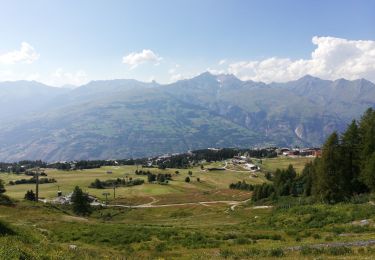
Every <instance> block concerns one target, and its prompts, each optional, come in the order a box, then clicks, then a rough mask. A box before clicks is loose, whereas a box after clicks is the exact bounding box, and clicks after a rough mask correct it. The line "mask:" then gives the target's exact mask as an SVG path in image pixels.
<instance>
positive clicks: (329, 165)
mask: <svg viewBox="0 0 375 260" xmlns="http://www.w3.org/2000/svg"><path fill="white" fill-rule="evenodd" d="M340 149H341V147H340V144H339V138H338V135H337V133H336V132H334V133H333V134H331V135H330V136H329V137H328V139H327V141H326V142H325V144H324V146H323V153H322V158H321V159H320V160H319V164H318V165H317V169H316V170H317V171H316V177H315V178H314V183H313V191H314V192H313V193H314V195H315V196H316V197H317V198H318V199H321V200H324V201H327V202H330V203H335V202H338V201H342V200H344V199H345V196H344V194H343V187H342V184H341V181H340V178H341V174H342V169H341V156H340V155H341V153H340Z"/></svg>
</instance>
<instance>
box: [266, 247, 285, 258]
mask: <svg viewBox="0 0 375 260" xmlns="http://www.w3.org/2000/svg"><path fill="white" fill-rule="evenodd" d="M269 256H272V257H282V256H284V250H282V249H281V248H273V249H271V250H270V252H269Z"/></svg>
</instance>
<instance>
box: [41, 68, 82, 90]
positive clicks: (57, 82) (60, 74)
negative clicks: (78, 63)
mask: <svg viewBox="0 0 375 260" xmlns="http://www.w3.org/2000/svg"><path fill="white" fill-rule="evenodd" d="M88 81H89V79H88V76H87V74H86V72H85V71H83V70H78V71H75V72H67V71H64V70H63V69H62V68H58V69H57V70H55V71H54V72H53V73H51V75H50V76H49V77H48V78H47V79H46V80H44V81H43V82H44V83H46V84H47V85H51V86H56V87H60V86H63V85H74V86H80V85H83V84H85V83H87V82H88Z"/></svg>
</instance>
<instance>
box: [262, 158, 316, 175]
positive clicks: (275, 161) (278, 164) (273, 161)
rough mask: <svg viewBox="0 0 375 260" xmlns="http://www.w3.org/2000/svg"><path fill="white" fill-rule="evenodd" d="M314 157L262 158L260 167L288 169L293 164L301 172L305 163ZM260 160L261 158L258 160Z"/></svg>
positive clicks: (271, 170) (273, 169)
mask: <svg viewBox="0 0 375 260" xmlns="http://www.w3.org/2000/svg"><path fill="white" fill-rule="evenodd" d="M313 160H314V158H313V157H277V158H266V159H262V164H260V167H261V169H262V170H263V171H269V172H274V171H276V169H277V168H279V169H286V168H288V166H289V164H292V165H293V167H294V169H295V170H296V172H297V173H301V172H302V170H303V168H304V167H305V164H306V163H308V162H311V161H313ZM257 161H259V160H257Z"/></svg>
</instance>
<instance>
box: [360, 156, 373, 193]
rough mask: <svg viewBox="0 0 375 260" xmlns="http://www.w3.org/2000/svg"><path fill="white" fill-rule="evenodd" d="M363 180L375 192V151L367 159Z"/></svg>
mask: <svg viewBox="0 0 375 260" xmlns="http://www.w3.org/2000/svg"><path fill="white" fill-rule="evenodd" d="M362 180H363V182H364V183H365V184H366V185H367V187H368V188H369V189H370V190H371V191H372V192H375V152H374V153H373V154H372V155H371V156H370V158H369V159H367V161H366V164H365V167H364V169H363V171H362Z"/></svg>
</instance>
